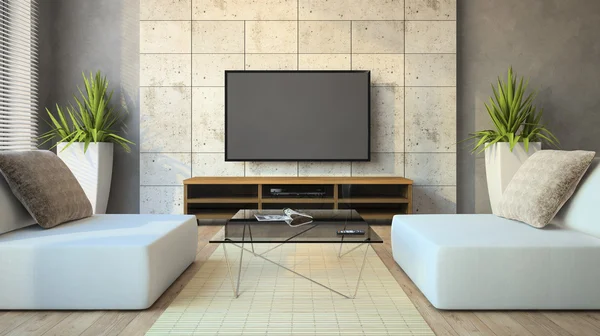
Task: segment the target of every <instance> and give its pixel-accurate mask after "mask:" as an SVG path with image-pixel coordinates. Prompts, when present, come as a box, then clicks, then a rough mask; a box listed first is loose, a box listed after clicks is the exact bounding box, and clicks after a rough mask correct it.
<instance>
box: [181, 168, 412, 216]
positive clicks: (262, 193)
mask: <svg viewBox="0 0 600 336" xmlns="http://www.w3.org/2000/svg"><path fill="white" fill-rule="evenodd" d="M412 183H413V181H412V180H409V179H406V178H403V177H193V178H189V179H186V180H185V181H184V205H183V206H184V209H183V210H184V213H185V214H194V215H196V217H197V218H198V219H229V218H231V216H233V214H235V213H236V212H237V211H238V210H240V209H282V208H286V207H290V208H296V209H355V210H357V211H358V212H359V213H360V214H361V216H362V217H363V218H364V219H366V220H385V221H389V222H390V223H391V220H392V218H393V216H394V215H398V214H411V213H412Z"/></svg>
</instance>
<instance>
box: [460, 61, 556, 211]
mask: <svg viewBox="0 0 600 336" xmlns="http://www.w3.org/2000/svg"><path fill="white" fill-rule="evenodd" d="M528 82H529V81H528V80H527V81H524V79H523V77H521V78H520V79H519V80H517V76H516V75H515V74H514V73H513V70H512V67H511V68H509V69H508V75H507V78H506V82H503V81H502V80H501V79H500V77H498V87H497V88H495V87H494V85H493V84H492V91H493V94H494V96H493V97H490V99H489V102H488V103H487V104H485V107H486V110H487V112H488V114H489V116H490V118H491V119H492V122H493V124H494V126H495V129H489V130H483V131H477V132H475V133H472V134H471V137H470V138H468V139H467V140H474V147H473V150H472V152H478V153H480V152H482V151H485V170H486V177H487V184H488V193H489V197H490V203H491V206H492V211H493V212H495V210H496V206H497V204H498V202H499V201H500V199H501V197H502V193H503V192H504V189H505V188H506V186H507V185H508V183H509V182H510V180H511V179H512V177H513V176H514V174H515V173H516V171H517V169H519V167H520V166H521V164H523V162H525V160H526V159H527V158H529V156H531V155H532V154H533V153H535V152H537V151H539V150H541V147H542V144H541V141H542V140H544V141H545V142H547V143H548V144H549V145H552V146H558V143H559V142H558V139H557V138H556V137H555V136H554V135H553V134H552V132H550V131H549V130H548V129H547V128H546V127H545V126H544V125H543V124H542V123H541V118H542V114H543V109H537V108H536V107H535V105H534V104H533V102H534V100H535V97H536V94H537V93H536V92H530V93H529V94H527V93H526V92H527V85H528Z"/></svg>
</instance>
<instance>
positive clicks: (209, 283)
mask: <svg viewBox="0 0 600 336" xmlns="http://www.w3.org/2000/svg"><path fill="white" fill-rule="evenodd" d="M245 247H246V248H248V249H250V248H251V246H249V245H248V244H246V245H245ZM272 248H274V249H273V250H272V251H269V252H267V253H266V254H264V256H265V257H266V258H269V259H270V260H272V261H275V262H277V263H280V264H282V265H284V266H286V267H288V268H290V269H293V270H294V271H296V272H298V273H301V274H303V275H306V276H308V277H310V278H312V279H314V280H316V281H318V282H320V283H322V284H324V285H326V286H329V287H331V288H333V289H336V290H338V291H339V292H341V293H344V294H348V295H349V296H352V295H353V294H354V292H355V288H356V284H357V280H358V275H359V272H360V269H361V265H362V261H363V257H364V255H365V249H367V250H366V252H367V254H366V255H367V257H366V258H367V259H366V263H365V266H364V269H363V273H362V280H361V281H360V284H359V287H358V292H357V295H356V297H355V298H354V299H348V298H344V297H343V296H340V295H338V294H336V293H333V292H331V291H330V290H328V289H326V288H323V287H321V286H319V285H318V284H315V283H312V282H310V281H308V280H306V279H304V278H302V277H300V276H298V275H295V274H293V273H292V272H289V271H287V270H285V269H283V268H281V267H278V266H277V265H275V264H273V263H271V262H268V261H265V260H264V259H261V258H259V257H256V256H253V255H252V253H249V252H246V251H244V254H243V257H242V258H241V259H242V263H241V265H242V267H241V282H240V286H239V297H238V298H235V297H234V291H233V289H232V282H231V278H230V277H229V273H228V268H227V262H226V260H225V254H224V251H223V247H222V246H219V247H218V248H217V250H216V251H215V252H214V253H213V255H212V256H211V257H210V258H209V260H208V261H206V262H205V263H204V265H203V266H202V267H201V268H200V270H199V271H198V273H197V274H196V275H195V276H194V278H193V279H192V280H191V281H190V282H189V283H188V284H187V286H186V287H185V288H184V289H183V290H182V292H181V293H180V294H179V296H178V297H177V298H176V299H175V300H174V301H173V303H172V304H171V305H170V306H169V307H168V308H167V309H166V311H165V312H164V313H163V314H162V315H161V316H160V318H159V319H158V320H157V321H156V323H155V324H154V325H153V326H152V328H151V329H150V330H149V331H148V333H147V335H434V333H433V332H432V331H431V329H430V328H429V326H428V325H427V323H426V322H425V321H424V320H423V317H422V316H421V315H420V314H419V312H418V311H417V309H416V308H415V306H414V305H413V304H412V303H411V301H410V299H409V298H408V297H407V296H406V294H405V293H404V291H403V290H402V288H401V287H400V285H399V284H398V283H397V282H396V280H395V279H394V277H393V276H392V274H391V273H390V272H389V270H388V269H387V267H386V266H385V265H384V264H383V262H382V261H381V259H380V258H379V257H378V256H377V254H376V253H375V251H374V250H373V249H372V248H371V247H368V245H362V246H360V247H358V246H357V245H351V244H347V245H345V246H344V248H343V250H342V254H343V253H346V252H347V254H345V255H343V256H342V258H338V255H339V251H340V250H339V248H340V245H338V244H285V245H282V246H279V247H276V245H275V244H254V252H255V253H263V252H265V251H267V250H269V249H272ZM353 248H355V249H354V250H352V249H353ZM227 256H228V260H229V264H230V266H231V268H230V270H231V274H232V275H233V280H234V285H233V287H235V284H236V282H237V276H238V269H240V267H239V266H240V257H241V250H240V249H239V248H238V247H236V246H233V245H231V244H228V245H227Z"/></svg>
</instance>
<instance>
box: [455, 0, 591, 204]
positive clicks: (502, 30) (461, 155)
mask: <svg viewBox="0 0 600 336" xmlns="http://www.w3.org/2000/svg"><path fill="white" fill-rule="evenodd" d="M457 10H458V32H457V34H458V41H457V43H458V138H459V139H464V138H466V137H467V136H468V133H470V132H473V131H475V130H477V129H484V128H487V127H489V126H490V125H489V121H488V117H487V113H486V111H485V107H484V106H483V102H484V100H486V99H488V97H489V95H490V94H491V88H490V83H491V82H492V81H494V80H495V78H496V76H498V75H499V74H505V72H506V70H507V68H508V66H509V65H512V66H513V67H514V69H515V70H516V71H517V72H518V73H519V74H521V75H524V76H526V77H530V78H531V81H530V86H531V87H533V88H536V89H538V90H539V97H538V100H537V102H538V105H539V106H542V107H543V108H544V111H545V122H546V123H547V126H548V127H549V128H550V129H551V130H552V131H553V132H554V133H555V135H556V136H557V137H558V138H559V140H560V141H561V144H562V146H561V147H562V148H563V149H587V150H595V151H598V152H599V153H600V1H598V0H568V1H566V0H502V1H498V0H459V1H458V8H457ZM458 212H460V213H473V212H479V213H481V212H490V205H489V202H488V200H487V188H486V182H485V167H484V160H483V157H482V156H481V157H477V158H474V157H473V156H472V155H470V154H469V148H468V147H465V146H464V145H462V146H461V145H459V150H458Z"/></svg>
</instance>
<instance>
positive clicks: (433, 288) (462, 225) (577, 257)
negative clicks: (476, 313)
mask: <svg viewBox="0 0 600 336" xmlns="http://www.w3.org/2000/svg"><path fill="white" fill-rule="evenodd" d="M391 239H392V251H393V256H394V260H396V262H397V263H398V265H400V267H402V269H403V270H404V272H406V274H407V275H408V276H409V277H410V278H411V279H412V280H413V282H414V283H415V284H416V285H417V287H419V289H420V290H421V291H422V292H423V294H425V296H426V297H427V299H429V301H430V302H431V303H432V304H433V305H434V306H435V307H436V308H440V309H599V308H600V291H598V290H597V287H598V285H597V282H598V281H597V279H598V278H600V264H599V260H600V239H598V238H596V237H592V236H590V235H587V234H585V233H582V232H578V231H575V230H571V229H566V228H562V227H559V226H556V225H548V226H546V228H544V229H542V230H540V229H536V228H534V227H531V226H528V225H523V224H522V223H520V222H517V221H513V220H509V219H505V218H501V217H497V216H494V215H491V214H489V215H488V214H485V215H484V214H482V215H413V216H395V217H394V219H393V222H392V234H391Z"/></svg>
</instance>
